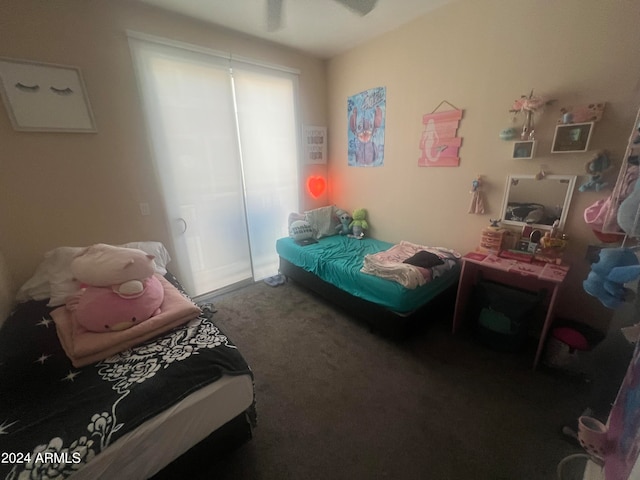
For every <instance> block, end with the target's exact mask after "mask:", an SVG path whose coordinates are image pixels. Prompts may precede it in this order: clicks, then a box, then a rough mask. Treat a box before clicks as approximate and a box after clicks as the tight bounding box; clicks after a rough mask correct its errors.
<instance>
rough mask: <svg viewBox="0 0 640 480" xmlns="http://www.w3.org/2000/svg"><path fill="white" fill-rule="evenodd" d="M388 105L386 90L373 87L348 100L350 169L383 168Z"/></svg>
mask: <svg viewBox="0 0 640 480" xmlns="http://www.w3.org/2000/svg"><path fill="white" fill-rule="evenodd" d="M386 104H387V89H386V87H377V88H372V89H370V90H366V91H364V92H361V93H358V94H356V95H352V96H351V97H349V98H348V100H347V121H348V124H349V130H348V132H347V138H348V161H349V166H350V167H380V166H382V165H384V129H385V112H386V108H387V107H386Z"/></svg>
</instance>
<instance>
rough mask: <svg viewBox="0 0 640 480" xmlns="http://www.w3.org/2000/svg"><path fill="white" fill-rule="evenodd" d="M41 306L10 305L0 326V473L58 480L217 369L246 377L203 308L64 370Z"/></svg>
mask: <svg viewBox="0 0 640 480" xmlns="http://www.w3.org/2000/svg"><path fill="white" fill-rule="evenodd" d="M46 303H47V302H46V301H41V302H37V301H29V302H26V303H22V304H19V305H18V306H17V308H16V309H15V311H14V312H13V313H12V315H11V316H10V317H9V318H8V319H7V321H6V322H5V324H4V325H3V327H2V329H1V330H0V455H1V457H0V478H4V479H23V478H24V479H40V478H46V479H52V478H56V479H60V478H66V477H68V476H69V475H71V474H72V473H74V472H75V471H76V470H78V469H79V468H80V467H81V466H82V465H83V464H84V463H86V462H89V461H91V459H92V458H93V457H94V456H96V455H98V454H99V453H100V452H101V451H103V450H104V449H105V448H107V447H108V446H109V445H110V444H111V443H113V442H114V441H116V440H117V439H118V438H120V437H121V436H122V435H124V434H125V433H127V432H129V431H131V430H133V429H135V428H136V427H137V426H139V425H140V424H142V423H143V422H144V421H146V420H148V419H149V418H151V417H153V416H155V415H156V414H158V413H159V412H161V411H163V410H165V409H166V408H168V407H170V406H171V405H173V404H175V403H176V402H178V401H179V400H181V399H183V398H184V397H186V396H188V395H189V394H190V393H193V392H194V391H196V390H198V389H199V388H201V387H203V386H205V385H207V384H210V383H212V382H214V381H216V380H217V379H219V378H220V377H221V376H222V375H223V374H229V375H241V374H250V375H251V374H252V373H251V370H250V368H249V366H248V365H247V363H246V362H245V360H244V358H243V357H242V355H241V354H240V352H239V351H238V350H237V348H236V347H235V346H234V345H233V343H232V342H231V341H230V340H229V339H228V338H227V337H226V335H224V333H223V332H221V331H220V329H219V328H218V327H217V326H216V325H215V324H214V323H213V321H212V320H211V317H212V315H211V314H203V315H201V316H200V317H198V318H197V319H195V320H193V321H191V322H189V323H188V324H186V325H184V326H182V327H179V328H177V329H175V330H172V331H170V332H168V333H166V334H165V335H163V336H161V337H159V338H157V339H154V340H151V341H149V342H147V343H145V344H142V345H140V346H138V347H135V348H132V349H130V350H127V351H125V352H122V353H120V354H118V355H116V356H114V357H111V358H108V359H106V360H103V361H101V362H99V363H96V364H93V365H89V366H86V367H83V368H74V367H73V366H72V365H71V362H70V361H69V359H68V358H67V357H66V355H65V353H64V350H63V349H62V347H61V345H60V343H59V341H58V336H57V334H56V329H55V324H54V323H53V321H52V319H51V317H50V316H49V313H50V311H51V310H52V308H50V307H47V306H46Z"/></svg>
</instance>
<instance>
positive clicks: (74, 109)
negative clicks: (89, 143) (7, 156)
mask: <svg viewBox="0 0 640 480" xmlns="http://www.w3.org/2000/svg"><path fill="white" fill-rule="evenodd" d="M0 94H1V95H2V100H3V101H4V105H5V107H6V109H7V113H8V115H9V119H10V120H11V124H12V125H13V128H14V129H15V130H19V131H31V132H89V133H91V132H95V131H96V126H95V121H94V118H93V113H92V112H91V106H90V104H89V99H88V97H87V93H86V89H85V86H84V81H83V79H82V74H81V72H80V69H79V68H77V67H70V66H65V65H54V64H49V63H40V62H33V61H29V60H17V59H12V58H4V57H0Z"/></svg>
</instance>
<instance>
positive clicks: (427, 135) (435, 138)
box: [418, 108, 463, 167]
mask: <svg viewBox="0 0 640 480" xmlns="http://www.w3.org/2000/svg"><path fill="white" fill-rule="evenodd" d="M436 110H437V108H436ZM434 112H435V111H434ZM462 112H463V111H462V110H458V109H456V110H448V111H446V112H438V113H429V114H426V115H423V117H422V124H423V125H424V131H423V132H422V137H421V138H420V150H421V151H422V155H421V156H420V158H419V159H418V166H419V167H458V166H459V165H460V157H459V155H458V151H459V150H460V145H462V138H460V137H456V134H457V131H458V125H459V124H460V119H461V118H462Z"/></svg>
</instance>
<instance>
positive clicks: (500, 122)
mask: <svg viewBox="0 0 640 480" xmlns="http://www.w3.org/2000/svg"><path fill="white" fill-rule="evenodd" d="M639 12H640V2H638V1H637V0H633V1H629V0H624V1H615V2H613V1H602V0H562V1H554V0H538V1H530V0H460V1H458V2H456V3H454V4H452V5H449V6H445V7H442V8H440V9H438V10H436V11H435V12H433V13H431V14H428V15H426V16H424V17H422V18H420V19H418V20H416V21H414V22H412V23H410V24H409V25H406V26H405V27H403V28H401V29H398V30H396V31H393V32H391V33H388V34H386V35H384V36H382V37H379V38H377V39H376V40H374V41H371V42H368V43H367V44H366V45H364V46H361V47H359V48H356V49H354V50H351V51H349V52H348V53H346V54H343V55H340V56H338V57H335V58H333V59H331V60H330V61H329V65H328V92H329V126H330V131H329V134H328V136H329V158H330V160H331V163H330V167H329V180H330V198H331V201H332V202H333V203H336V204H337V205H338V206H340V207H342V208H347V209H352V208H355V207H360V206H363V207H366V208H367V209H368V210H369V223H370V224H371V226H372V227H371V232H370V233H371V234H372V235H373V236H376V237H380V238H384V239H388V240H390V241H399V240H410V241H414V242H418V243H424V244H428V245H444V246H448V247H452V248H455V249H458V250H460V251H461V252H466V251H468V250H472V249H474V248H475V247H476V246H477V245H478V241H479V238H480V231H481V229H482V228H483V227H484V226H486V225H488V224H489V219H490V218H499V210H500V207H501V203H502V195H503V191H504V184H505V180H506V176H507V174H508V173H521V174H535V173H537V171H538V169H539V166H540V165H541V164H546V165H547V166H548V173H554V174H577V175H584V174H585V163H586V162H587V161H588V160H590V159H591V158H592V155H593V152H592V153H582V154H560V155H559V154H555V155H551V154H550V153H549V152H550V149H551V140H552V138H553V132H554V124H555V122H556V119H557V118H558V117H559V108H560V107H561V106H566V105H580V104H584V103H589V102H593V101H606V102H607V105H606V110H605V113H604V117H603V119H602V121H601V122H599V123H598V124H596V127H595V131H594V134H593V137H592V142H591V149H592V150H596V149H607V150H609V151H610V152H611V156H612V159H613V160H614V161H616V162H618V165H619V162H620V161H621V158H622V155H623V153H624V148H625V145H626V141H627V139H628V137H629V134H630V132H631V128H632V126H633V120H634V118H635V111H636V109H637V108H638V105H639V104H640V91H639V83H638V81H639V80H640V56H638V51H639V50H638V45H640V28H639V27H640V16H639ZM378 86H386V88H387V117H386V132H385V163H384V166H383V167H379V168H371V169H367V168H355V167H348V166H347V149H346V146H347V118H346V102H347V98H348V97H349V96H350V95H353V94H355V93H358V92H361V91H363V90H366V89H368V88H372V87H378ZM532 88H533V89H535V91H536V92H537V93H539V94H543V95H546V96H548V97H549V98H555V99H558V102H557V103H556V104H555V105H554V106H553V107H549V108H547V110H546V112H545V113H544V115H543V116H542V117H540V118H539V119H538V120H537V122H536V132H537V136H536V138H537V139H538V141H539V143H538V148H537V154H536V157H535V158H534V159H532V160H513V159H511V158H510V156H511V150H510V143H509V142H504V141H501V140H500V139H499V137H498V134H499V132H500V131H501V130H502V129H503V128H505V127H508V126H510V114H509V113H508V110H509V108H510V106H511V104H512V102H513V101H514V100H515V99H516V98H518V97H519V96H520V95H522V94H528V93H529V91H530V90H531V89H532ZM442 100H447V101H449V102H451V103H452V104H454V105H455V106H456V107H458V108H462V109H464V117H463V119H462V121H461V126H460V129H459V131H458V133H459V135H460V136H461V137H462V138H463V144H462V147H461V149H460V155H461V163H460V167H458V168H424V167H423V168H419V167H418V166H417V160H418V157H419V154H420V152H419V149H418V143H419V140H420V134H421V131H422V124H421V119H422V115H423V114H425V113H431V112H432V111H433V109H435V108H436V106H437V105H438V104H439V103H440V102H441V101H442ZM478 174H481V175H483V180H484V185H483V191H484V195H485V200H486V206H487V213H486V214H485V215H470V214H468V213H467V211H468V207H469V202H470V193H469V192H470V189H471V182H472V180H473V179H474V178H475V177H476V176H477V175H478ZM585 180H586V177H582V178H579V179H578V182H577V186H579V185H580V184H581V183H583V182H584V181H585ZM612 181H615V172H614V174H613V178H612ZM609 193H610V192H609V191H606V192H600V193H595V192H589V193H578V192H576V193H575V194H574V201H573V203H572V205H571V209H570V211H569V220H568V222H567V226H566V232H567V233H568V234H569V237H570V238H571V246H570V251H569V255H568V257H569V260H570V261H571V262H572V263H573V264H574V269H573V271H572V273H571V276H570V282H569V283H570V284H569V285H568V289H567V292H568V295H567V296H566V297H565V300H564V301H563V307H564V308H563V310H564V313H566V315H571V317H572V318H576V319H579V320H587V321H589V322H590V323H595V324H601V323H603V322H606V319H608V313H609V312H608V311H604V309H601V308H599V304H598V303H597V302H596V301H595V300H594V299H592V298H591V297H588V296H587V295H585V294H584V292H583V291H582V288H581V282H582V280H583V279H584V278H585V276H586V273H587V272H588V265H587V264H586V262H585V261H584V260H583V258H584V254H585V249H586V246H587V244H589V243H597V241H596V238H595V237H594V236H593V235H592V234H591V233H590V232H589V230H588V229H587V228H586V226H585V224H584V221H583V220H582V212H583V211H584V209H585V207H586V206H588V205H590V204H592V203H593V202H595V201H596V200H597V199H599V198H603V197H605V196H606V195H608V194H609Z"/></svg>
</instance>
